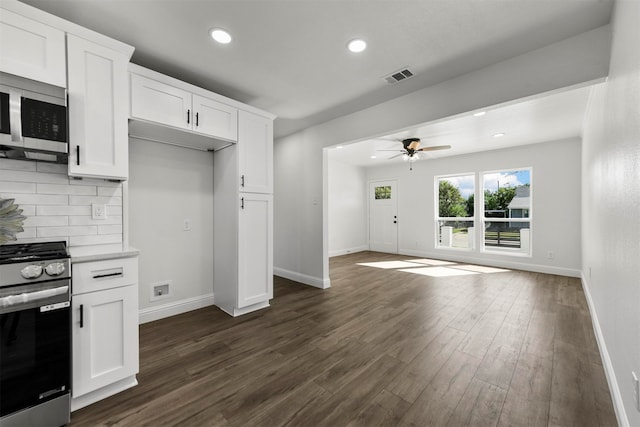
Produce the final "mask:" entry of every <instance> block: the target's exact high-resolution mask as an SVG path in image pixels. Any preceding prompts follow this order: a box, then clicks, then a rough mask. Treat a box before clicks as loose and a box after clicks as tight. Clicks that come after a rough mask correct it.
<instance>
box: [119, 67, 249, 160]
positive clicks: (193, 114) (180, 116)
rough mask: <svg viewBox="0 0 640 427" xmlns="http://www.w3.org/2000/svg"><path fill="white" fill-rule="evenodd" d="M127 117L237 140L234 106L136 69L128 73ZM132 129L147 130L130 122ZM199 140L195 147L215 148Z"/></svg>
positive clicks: (146, 131) (227, 139) (218, 137)
mask: <svg viewBox="0 0 640 427" xmlns="http://www.w3.org/2000/svg"><path fill="white" fill-rule="evenodd" d="M131 118H133V119H141V120H145V121H147V122H154V123H157V124H159V125H163V126H171V127H174V128H178V129H182V130H186V131H191V132H195V133H197V134H201V135H204V136H207V137H212V138H217V139H221V140H225V141H229V142H235V141H237V140H238V110H237V108H234V107H230V106H228V105H226V104H223V103H221V102H218V101H216V100H214V99H210V98H206V97H204V96H201V95H197V94H195V93H192V92H189V91H187V90H183V89H181V88H178V87H176V86H174V85H171V84H168V83H164V82H160V81H158V80H154V79H151V78H147V77H145V76H141V75H139V74H136V73H131ZM132 129H133V130H134V132H133V133H134V134H135V133H136V132H137V131H138V130H140V131H141V132H143V133H144V134H145V135H148V134H149V132H148V129H147V128H145V127H144V125H140V124H137V123H133V124H132ZM159 136H160V135H157V134H156V135H153V138H156V139H157V138H158V137H159ZM179 139H180V140H183V139H186V138H184V137H183V138H179ZM197 141H198V140H197ZM199 141H202V140H199ZM164 142H171V141H164ZM185 144H188V142H185ZM201 144H202V147H195V148H203V149H207V148H211V149H216V148H217V146H216V145H212V146H211V147H209V146H207V144H206V142H201Z"/></svg>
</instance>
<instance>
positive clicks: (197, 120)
mask: <svg viewBox="0 0 640 427" xmlns="http://www.w3.org/2000/svg"><path fill="white" fill-rule="evenodd" d="M199 114H200V113H196V126H198V122H199V119H198V115H199Z"/></svg>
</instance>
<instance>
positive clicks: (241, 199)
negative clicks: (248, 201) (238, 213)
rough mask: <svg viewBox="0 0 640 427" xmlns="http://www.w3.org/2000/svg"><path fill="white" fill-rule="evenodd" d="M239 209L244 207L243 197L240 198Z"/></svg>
mask: <svg viewBox="0 0 640 427" xmlns="http://www.w3.org/2000/svg"><path fill="white" fill-rule="evenodd" d="M240 209H244V197H242V198H240Z"/></svg>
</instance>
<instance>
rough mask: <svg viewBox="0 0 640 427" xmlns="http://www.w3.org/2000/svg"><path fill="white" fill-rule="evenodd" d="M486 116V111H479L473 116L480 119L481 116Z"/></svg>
mask: <svg viewBox="0 0 640 427" xmlns="http://www.w3.org/2000/svg"><path fill="white" fill-rule="evenodd" d="M485 114H487V112H486V111H478V112H477V113H473V116H474V117H480V116H484V115H485Z"/></svg>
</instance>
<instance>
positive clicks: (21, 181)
mask: <svg viewBox="0 0 640 427" xmlns="http://www.w3.org/2000/svg"><path fill="white" fill-rule="evenodd" d="M0 198H3V199H15V204H17V205H19V207H20V209H22V210H23V212H22V215H24V216H26V217H27V218H26V219H25V220H24V232H21V233H18V234H17V235H16V237H17V239H18V240H17V241H16V242H13V243H19V242H40V241H51V240H66V242H67V244H68V245H69V246H93V245H104V244H115V243H121V242H122V184H121V183H119V182H111V181H105V180H100V179H87V178H84V179H73V178H69V177H68V176H67V166H66V165H60V164H52V163H42V162H30V161H21V160H9V159H0ZM92 203H99V204H104V205H106V208H107V218H106V219H103V220H94V219H92V218H91V204H92ZM8 243H12V242H8Z"/></svg>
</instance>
